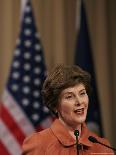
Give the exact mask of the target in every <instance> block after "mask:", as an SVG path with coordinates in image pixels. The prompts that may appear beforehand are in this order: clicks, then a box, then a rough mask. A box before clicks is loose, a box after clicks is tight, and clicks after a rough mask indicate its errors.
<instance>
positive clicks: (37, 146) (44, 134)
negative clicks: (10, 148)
mask: <svg viewBox="0 0 116 155" xmlns="http://www.w3.org/2000/svg"><path fill="white" fill-rule="evenodd" d="M50 132H51V131H50V129H49V128H48V129H45V130H43V131H40V132H34V133H32V134H31V135H30V136H28V137H27V138H25V140H24V142H23V145H22V149H23V154H28V152H29V153H30V152H32V153H33V152H34V151H36V150H40V151H41V152H42V151H44V146H45V145H47V143H48V142H49V138H50V135H51V134H50ZM48 137H49V138H48ZM43 144H44V145H43Z"/></svg>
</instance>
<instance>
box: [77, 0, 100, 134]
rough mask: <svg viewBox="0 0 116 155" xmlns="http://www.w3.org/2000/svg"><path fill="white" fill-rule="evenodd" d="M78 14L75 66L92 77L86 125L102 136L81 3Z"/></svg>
mask: <svg viewBox="0 0 116 155" xmlns="http://www.w3.org/2000/svg"><path fill="white" fill-rule="evenodd" d="M80 10H81V13H80V29H79V33H78V36H77V42H76V55H75V64H77V65H79V66H80V67H82V68H83V69H84V70H86V71H88V72H89V73H90V74H91V76H92V88H93V91H92V95H91V97H90V103H89V110H88V115H87V124H88V127H89V128H90V129H91V130H94V131H95V132H97V133H99V134H100V135H102V127H101V115H100V107H99V99H98V92H97V87H96V76H95V70H94V62H93V57H92V49H91V44H90V36H89V31H88V25H87V18H86V12H85V8H84V4H83V1H82V3H81V9H80Z"/></svg>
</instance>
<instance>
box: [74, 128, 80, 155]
mask: <svg viewBox="0 0 116 155" xmlns="http://www.w3.org/2000/svg"><path fill="white" fill-rule="evenodd" d="M74 135H75V137H76V149H77V155H79V149H78V136H79V131H78V130H75V131H74Z"/></svg>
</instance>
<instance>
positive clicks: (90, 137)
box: [88, 136, 116, 151]
mask: <svg viewBox="0 0 116 155" xmlns="http://www.w3.org/2000/svg"><path fill="white" fill-rule="evenodd" d="M88 139H89V140H90V141H91V142H93V143H98V144H101V145H103V146H105V147H107V148H109V149H111V150H113V151H116V149H115V148H113V147H111V146H109V145H106V144H104V143H101V142H99V141H98V140H97V139H96V138H95V137H93V136H89V137H88Z"/></svg>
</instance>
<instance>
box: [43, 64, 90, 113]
mask: <svg viewBox="0 0 116 155" xmlns="http://www.w3.org/2000/svg"><path fill="white" fill-rule="evenodd" d="M90 81H91V76H90V74H89V73H88V72H86V71H84V70H83V69H81V68H80V67H79V66H76V65H72V66H67V65H57V66H56V67H55V68H54V69H53V70H52V71H51V73H50V74H48V76H47V78H46V80H45V81H44V84H43V89H42V96H43V102H44V104H45V105H46V106H47V107H48V108H49V109H50V110H51V111H52V112H55V109H56V108H57V106H58V99H59V95H60V93H61V91H62V90H64V89H66V88H68V87H71V86H75V85H76V84H79V83H82V84H84V86H85V88H86V91H87V94H90V91H91V86H90Z"/></svg>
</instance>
